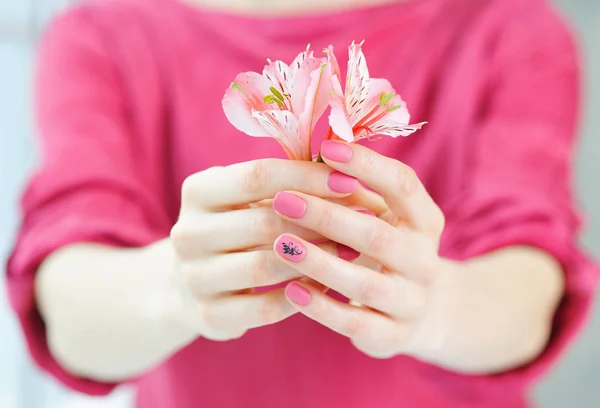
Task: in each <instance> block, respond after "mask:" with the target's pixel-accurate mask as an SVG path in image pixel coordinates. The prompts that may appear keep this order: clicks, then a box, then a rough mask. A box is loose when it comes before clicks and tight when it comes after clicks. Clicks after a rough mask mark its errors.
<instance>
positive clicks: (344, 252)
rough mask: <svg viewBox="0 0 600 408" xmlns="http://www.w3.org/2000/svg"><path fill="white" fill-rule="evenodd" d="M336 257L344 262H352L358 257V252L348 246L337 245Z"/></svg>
mask: <svg viewBox="0 0 600 408" xmlns="http://www.w3.org/2000/svg"><path fill="white" fill-rule="evenodd" d="M337 251H338V256H339V257H340V258H341V259H343V260H344V261H348V262H352V261H354V260H355V259H356V258H358V257H359V256H360V252H358V251H357V250H355V249H354V248H350V247H349V246H346V245H342V244H337Z"/></svg>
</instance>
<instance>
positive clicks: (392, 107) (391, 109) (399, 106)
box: [385, 105, 402, 112]
mask: <svg viewBox="0 0 600 408" xmlns="http://www.w3.org/2000/svg"><path fill="white" fill-rule="evenodd" d="M401 107H402V105H395V106H390V107H389V108H387V109H386V110H385V111H386V112H393V111H395V110H396V109H400V108H401Z"/></svg>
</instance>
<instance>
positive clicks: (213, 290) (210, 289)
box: [182, 243, 335, 296]
mask: <svg viewBox="0 0 600 408" xmlns="http://www.w3.org/2000/svg"><path fill="white" fill-rule="evenodd" d="M320 247H321V248H322V250H324V251H326V252H328V253H331V254H335V248H334V246H333V244H332V243H328V244H320ZM182 276H183V279H184V281H185V283H186V285H187V287H188V288H189V290H190V291H191V292H192V294H194V295H196V296H207V295H214V294H219V293H223V292H235V291H240V290H245V289H253V288H258V287H263V286H270V285H277V284H279V283H282V282H286V281H289V280H291V279H295V278H301V277H303V275H302V274H301V273H300V272H299V271H298V270H296V269H295V268H293V267H292V266H290V265H288V264H286V263H284V262H281V260H280V259H279V258H278V257H277V255H276V254H275V253H274V252H273V249H272V247H271V246H269V249H264V250H259V251H248V252H234V253H230V254H217V255H215V256H212V257H209V258H206V259H203V260H201V261H198V262H188V263H186V264H184V265H183V266H182Z"/></svg>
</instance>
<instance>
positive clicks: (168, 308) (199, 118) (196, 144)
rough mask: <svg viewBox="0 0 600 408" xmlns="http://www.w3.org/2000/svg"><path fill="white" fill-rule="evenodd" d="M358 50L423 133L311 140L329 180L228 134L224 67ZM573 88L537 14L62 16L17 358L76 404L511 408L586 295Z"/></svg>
mask: <svg viewBox="0 0 600 408" xmlns="http://www.w3.org/2000/svg"><path fill="white" fill-rule="evenodd" d="M363 38H364V39H366V43H365V45H364V47H365V54H366V58H367V60H368V61H369V69H370V71H371V74H372V75H373V76H377V77H382V78H387V79H389V80H390V81H391V82H392V84H393V85H394V87H395V88H396V89H397V90H398V91H399V92H400V93H401V94H402V97H403V99H404V100H406V101H408V104H409V106H410V110H411V113H412V116H413V118H414V119H416V120H419V121H421V120H423V121H425V120H426V121H428V125H427V126H426V127H425V128H423V130H421V131H419V133H417V134H415V135H413V136H411V137H409V138H406V139H402V140H399V139H391V138H388V139H381V140H379V141H376V142H366V143H362V144H351V145H348V144H344V143H340V142H334V141H328V142H325V143H324V144H323V145H322V146H321V145H319V142H318V138H315V144H314V146H313V151H316V150H317V149H320V152H321V155H322V157H323V159H324V161H325V164H323V163H311V162H296V161H289V160H282V159H278V158H282V157H283V154H282V152H281V150H280V148H279V147H278V146H277V144H276V143H275V142H274V141H273V140H268V139H253V138H250V137H247V136H245V135H243V134H241V133H240V132H238V131H237V130H235V129H234V128H233V127H232V126H231V124H229V123H228V121H227V119H226V117H225V115H224V114H223V111H222V108H221V98H222V95H223V92H224V90H225V89H226V88H227V87H228V86H229V84H230V83H231V80H232V79H233V78H234V77H235V76H236V74H237V73H239V72H241V71H248V70H255V71H258V70H260V69H261V68H262V66H263V65H264V59H265V58H266V57H270V58H277V59H282V60H284V61H288V62H289V61H291V60H292V58H293V57H294V55H295V54H296V53H297V52H298V51H299V50H301V49H304V47H305V46H306V44H307V43H311V44H312V45H313V49H317V50H318V49H320V48H324V47H327V46H328V45H330V44H331V45H333V47H334V49H336V50H343V49H344V47H345V46H347V44H349V43H350V42H351V41H353V40H356V41H360V40H362V39H363ZM338 58H340V60H344V58H342V55H341V53H338ZM578 80H579V63H578V59H577V55H576V51H575V47H574V44H573V40H572V38H571V35H570V33H569V31H568V29H567V28H566V27H565V26H564V23H563V22H562V21H561V19H560V18H559V17H558V16H557V15H556V13H555V12H554V10H552V9H551V8H550V6H549V5H548V4H547V3H546V2H544V1H542V0H530V1H524V0H509V1H507V0H487V1H481V0H413V1H392V0H387V1H386V0H379V1H375V0H371V1H370V0H356V1H345V0H337V1H330V2H323V1H317V0H311V1H302V2H300V1H292V0H289V1H283V0H278V1H274V2H251V1H242V0H230V1H227V2H223V1H217V0H187V2H185V3H184V2H178V1H176V0H98V1H92V2H87V3H84V4H83V5H81V6H78V7H76V8H74V9H72V10H70V11H68V12H67V13H65V14H64V15H62V16H60V17H59V18H57V19H56V20H55V21H54V23H53V24H52V26H51V27H50V28H49V30H48V31H47V33H46V35H45V37H44V40H43V42H42V44H41V49H40V56H39V70H38V77H37V88H36V89H37V99H36V101H37V107H36V108H37V121H38V122H37V123H38V127H39V135H40V143H41V148H42V153H43V156H42V160H41V162H40V166H39V168H38V171H37V172H36V174H35V175H34V176H33V178H32V179H31V181H30V184H29V186H28V189H27V191H26V193H25V195H24V198H23V210H24V221H23V226H22V229H21V231H20V234H19V237H18V240H17V243H16V246H15V250H14V253H13V255H12V257H11V259H10V261H9V264H8V284H9V291H10V295H11V299H12V304H13V306H14V309H15V310H16V312H17V314H18V316H19V318H20V321H21V323H22V327H23V331H24V333H25V336H26V339H27V342H28V345H29V348H30V350H31V353H32V355H33V357H34V359H35V360H36V362H37V363H38V364H39V365H40V366H41V367H42V368H43V369H45V370H46V371H48V372H49V373H51V374H52V375H54V376H56V377H57V378H58V379H59V380H60V381H62V382H63V383H65V384H66V385H68V386H70V387H72V388H74V389H76V390H79V391H82V392H86V393H89V394H93V395H101V394H106V393H108V392H110V391H111V390H112V389H113V388H114V387H115V386H116V385H117V384H119V383H134V384H135V385H136V387H137V390H138V402H137V404H138V407H143V408H145V407H177V408H187V407H198V406H202V407H241V406H247V407H261V408H262V407H281V406H285V407H307V406H315V407H320V406H322V407H331V406H343V407H378V408H384V407H397V406H400V405H402V406H407V407H440V408H444V407H490V408H491V407H502V408H512V407H515V408H516V407H523V406H527V398H526V390H527V389H528V386H529V385H530V384H531V382H532V381H534V380H536V379H538V378H539V377H540V375H541V374H542V373H543V372H544V371H545V370H546V369H547V368H548V367H549V366H550V364H551V363H552V362H554V361H555V360H556V358H557V355H558V354H559V352H560V351H561V350H562V349H563V348H564V346H565V345H566V344H567V343H568V341H569V340H570V339H571V338H572V337H573V335H574V334H575V332H576V331H577V329H578V328H579V327H580V326H581V323H582V322H583V320H584V317H585V314H586V312H587V310H588V308H589V304H590V298H591V295H592V290H593V287H594V284H595V280H596V276H597V269H596V268H595V266H594V265H592V264H591V263H590V262H589V261H588V260H587V258H586V257H585V256H584V255H583V254H582V252H581V251H580V250H579V249H578V248H577V232H578V219H577V212H576V209H575V208H574V205H573V199H572V197H571V192H570V190H571V183H570V176H571V165H572V162H571V156H572V150H573V146H574V142H575V137H574V135H575V131H576V122H577V116H578V100H579V93H578V92H579V90H578ZM319 126H321V125H319ZM324 132H325V129H324V128H323V127H322V126H321V127H317V131H316V134H317V135H318V134H324ZM357 180H359V181H361V182H362V183H364V184H366V185H368V186H369V187H371V188H372V189H373V190H375V191H376V192H378V193H380V194H381V196H382V197H383V200H381V199H379V200H378V199H377V198H374V197H376V196H375V195H373V194H371V193H368V192H367V190H365V189H364V188H363V187H362V186H360V185H359V183H358V181H357ZM355 206H361V207H364V208H368V209H370V210H372V211H373V213H374V214H371V213H369V212H365V211H362V212H360V211H355V210H354V209H353V208H354V207H355ZM374 215H375V216H374ZM323 237H324V238H325V240H323V239H321V238H323ZM315 240H318V242H322V243H321V244H319V245H315V244H312V243H311V242H315ZM284 244H285V245H284ZM286 247H287V250H286ZM359 254H362V256H360V257H358V258H357V256H358V255H359ZM371 261H374V262H371ZM371 264H373V265H371ZM375 264H376V265H375ZM378 265H382V267H379V266H378ZM290 280H291V281H292V282H290V283H287V282H288V281H290ZM324 287H327V288H330V289H331V290H330V291H326V290H324V289H323V288H324ZM255 288H258V289H257V290H253V289H255ZM346 298H349V299H351V300H352V302H350V303H348V302H345V301H344V299H346Z"/></svg>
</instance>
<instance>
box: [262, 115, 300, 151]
mask: <svg viewBox="0 0 600 408" xmlns="http://www.w3.org/2000/svg"><path fill="white" fill-rule="evenodd" d="M252 116H253V117H254V118H255V119H256V120H257V121H258V123H259V124H260V125H261V126H262V127H263V128H264V129H265V130H266V131H267V132H268V134H269V135H270V136H272V137H273V138H275V139H276V140H277V141H278V142H279V143H280V144H281V145H282V146H283V148H284V150H285V151H286V153H287V154H288V157H289V158H290V159H294V160H302V159H303V156H302V154H303V150H304V149H303V145H302V140H301V139H300V137H299V135H298V119H296V117H295V116H294V114H293V113H292V112H290V111H286V110H267V111H262V112H258V111H254V112H253V114H252Z"/></svg>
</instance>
